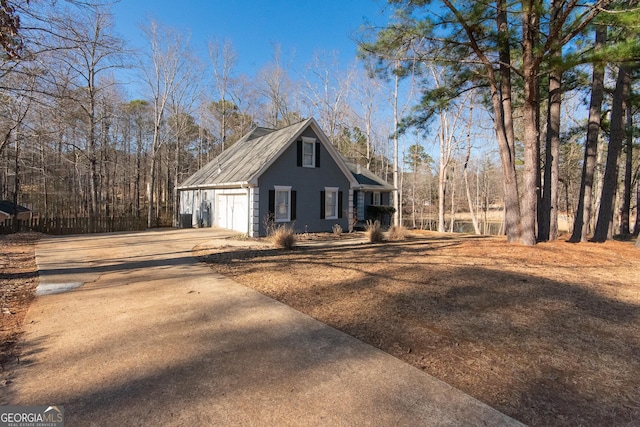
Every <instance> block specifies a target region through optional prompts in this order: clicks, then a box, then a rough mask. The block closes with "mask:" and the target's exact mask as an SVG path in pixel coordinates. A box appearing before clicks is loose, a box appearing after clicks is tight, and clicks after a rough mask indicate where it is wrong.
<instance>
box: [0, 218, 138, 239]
mask: <svg viewBox="0 0 640 427" xmlns="http://www.w3.org/2000/svg"><path fill="white" fill-rule="evenodd" d="M146 228H147V221H146V218H134V217H120V218H104V217H102V218H101V217H98V218H33V219H17V220H14V219H13V218H11V219H7V220H4V221H0V234H10V233H15V232H18V231H38V232H40V233H45V234H51V235H65V234H87V233H110V232H114V231H140V230H145V229H146Z"/></svg>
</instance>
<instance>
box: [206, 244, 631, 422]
mask: <svg viewBox="0 0 640 427" xmlns="http://www.w3.org/2000/svg"><path fill="white" fill-rule="evenodd" d="M360 237H362V235H360ZM324 238H325V239H327V240H331V239H333V238H334V237H333V236H332V235H327V236H325V237H324ZM342 239H343V240H342V241H341V243H342V244H343V245H341V246H336V245H324V246H309V245H308V244H307V243H308V242H305V241H301V242H300V245H299V247H298V248H296V249H294V250H293V251H283V250H279V249H273V248H271V247H269V246H267V245H265V244H263V243H261V242H255V243H253V246H249V247H238V246H236V245H235V243H236V242H234V245H229V246H228V247H224V248H220V249H211V248H209V249H206V248H202V249H203V250H202V251H200V255H201V256H202V257H203V259H204V260H206V262H208V263H209V264H210V265H211V268H213V269H214V270H215V271H216V272H218V273H222V274H225V275H227V276H230V277H232V278H233V279H235V280H236V281H238V282H240V283H242V284H244V285H246V286H249V287H251V288H254V289H256V290H258V291H260V292H262V293H263V294H265V295H268V296H270V297H273V298H275V299H277V300H279V301H282V302H283V303H285V304H287V305H289V306H291V307H294V308H296V309H297V310H299V311H302V312H304V313H307V314H309V315H310V316H312V317H314V318H316V319H318V320H320V321H322V322H324V323H327V324H329V325H331V326H334V327H335V328H338V329H340V330H342V331H344V332H346V333H348V334H350V335H353V336H355V337H357V338H359V339H361V340H363V341H365V342H367V343H369V344H371V345H374V346H376V347H378V348H380V349H382V350H384V351H386V352H388V353H390V354H392V355H394V356H396V357H398V358H400V359H403V360H405V361H406V362H408V363H411V364H412V365H414V366H416V367H418V368H420V369H422V370H424V371H425V372H427V373H429V374H431V375H433V376H435V377H437V378H439V379H441V380H443V381H445V382H447V383H449V384H451V385H453V386H455V387H457V388H459V389H461V390H463V391H465V392H467V393H469V394H471V395H472V396H475V397H476V398H478V399H479V400H481V401H483V402H485V403H487V404H489V405H491V406H493V407H495V408H497V409H498V410H500V411H502V412H504V413H506V414H508V415H510V416H512V417H514V418H516V419H518V420H520V421H522V422H525V423H527V424H530V425H534V426H566V425H572V426H579V425H616V426H625V425H638V420H639V419H640V375H639V372H640V250H638V249H636V248H634V246H633V243H628V242H617V241H613V242H607V243H604V244H593V243H589V244H570V243H566V242H564V241H558V242H554V243H543V244H539V245H537V246H535V247H524V246H520V245H509V244H507V243H506V241H505V240H504V239H503V238H496V237H475V236H459V235H450V234H436V233H420V234H413V235H412V236H411V237H409V238H408V239H407V240H404V241H396V242H384V243H381V244H369V243H364V244H363V243H362V242H361V241H357V240H355V239H354V240H352V242H351V243H350V242H348V241H345V240H344V239H345V237H342ZM314 243H315V244H316V245H317V244H318V242H314Z"/></svg>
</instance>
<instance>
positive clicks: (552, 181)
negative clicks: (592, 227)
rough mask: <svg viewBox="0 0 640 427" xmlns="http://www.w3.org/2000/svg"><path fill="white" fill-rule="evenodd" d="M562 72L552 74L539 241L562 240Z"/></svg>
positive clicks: (556, 71)
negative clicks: (559, 229) (559, 195)
mask: <svg viewBox="0 0 640 427" xmlns="http://www.w3.org/2000/svg"><path fill="white" fill-rule="evenodd" d="M561 86H562V72H561V71H559V70H553V71H552V72H551V73H550V75H549V106H548V109H547V137H546V143H545V163H544V190H543V193H542V207H541V214H542V215H541V217H542V218H541V219H542V221H541V222H539V223H538V240H539V241H543V242H544V241H548V240H556V239H557V238H558V175H559V157H560V107H561V102H562V89H561Z"/></svg>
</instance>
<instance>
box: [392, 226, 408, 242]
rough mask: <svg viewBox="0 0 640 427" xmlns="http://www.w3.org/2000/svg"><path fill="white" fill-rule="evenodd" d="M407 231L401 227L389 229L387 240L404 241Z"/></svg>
mask: <svg viewBox="0 0 640 427" xmlns="http://www.w3.org/2000/svg"><path fill="white" fill-rule="evenodd" d="M407 233H408V231H407V229H406V228H405V227H404V226H403V225H392V226H391V227H389V233H388V234H389V240H404V239H406V238H407Z"/></svg>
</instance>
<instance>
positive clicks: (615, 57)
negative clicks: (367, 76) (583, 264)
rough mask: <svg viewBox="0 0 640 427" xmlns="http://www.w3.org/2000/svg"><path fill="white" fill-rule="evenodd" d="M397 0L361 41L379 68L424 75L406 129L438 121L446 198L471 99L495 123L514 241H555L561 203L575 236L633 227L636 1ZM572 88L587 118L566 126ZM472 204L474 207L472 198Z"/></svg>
mask: <svg viewBox="0 0 640 427" xmlns="http://www.w3.org/2000/svg"><path fill="white" fill-rule="evenodd" d="M390 3H393V4H396V5H397V6H398V10H397V13H396V14H395V16H394V18H393V20H392V22H390V24H389V25H388V26H387V27H386V28H383V29H375V30H374V31H372V32H371V33H370V34H369V36H368V39H367V40H366V41H365V43H363V45H362V50H363V52H364V54H365V55H367V56H371V57H374V58H376V59H377V60H378V64H379V66H380V68H379V69H380V70H382V72H389V71H388V70H389V69H391V71H392V72H393V73H394V74H395V75H397V76H401V77H405V76H407V75H411V76H415V75H418V76H420V78H422V79H423V85H422V93H421V100H420V102H419V104H418V105H417V106H415V107H414V108H413V109H412V111H411V113H409V114H408V115H407V116H406V117H405V123H404V130H405V131H406V130H407V129H412V128H418V129H423V130H429V129H430V127H431V126H433V124H434V122H436V123H437V125H436V127H437V128H438V132H439V136H438V139H439V140H440V159H439V164H438V166H439V182H438V186H439V194H440V204H441V205H442V203H443V201H444V200H443V199H444V194H445V191H444V190H445V188H446V184H447V181H448V179H447V172H446V169H447V168H448V167H449V166H450V159H451V152H452V147H454V148H456V149H457V148H459V147H460V144H461V142H460V141H461V140H463V139H464V133H463V132H462V131H461V130H460V129H458V130H456V125H455V122H456V121H457V120H458V118H459V116H460V108H464V106H465V105H466V106H467V108H468V109H469V110H471V108H472V107H473V101H470V99H473V98H475V99H478V100H479V101H478V102H479V103H480V104H481V105H484V106H485V107H486V108H487V110H488V111H489V112H490V114H491V119H492V122H493V130H494V138H495V141H496V142H497V144H496V145H497V147H498V151H499V154H500V162H501V169H502V182H503V185H504V193H503V194H504V200H503V202H504V211H505V216H504V219H505V233H506V235H507V237H508V240H509V241H520V242H522V243H524V244H527V245H532V244H534V243H536V241H546V240H552V239H556V238H557V236H558V217H559V214H560V212H561V209H562V208H564V209H567V210H568V211H570V213H571V215H572V216H573V217H574V218H575V220H574V221H572V222H573V223H574V227H573V235H572V237H571V240H572V241H584V240H587V239H588V238H589V237H590V238H591V240H593V241H598V242H602V241H604V240H606V239H607V238H611V237H612V235H613V233H614V232H618V233H620V234H626V235H629V234H630V232H631V231H632V230H634V232H635V233H638V231H639V230H638V229H639V228H640V219H639V217H638V214H637V211H638V209H637V205H638V198H639V196H638V177H639V174H638V155H637V143H636V142H635V138H636V136H637V132H636V131H635V126H634V117H636V116H637V112H638V101H637V97H635V96H634V94H635V93H637V90H634V87H635V86H637V76H638V66H639V59H640V48H639V40H638V30H637V23H638V22H639V20H640V15H639V9H638V4H637V3H638V2H637V1H612V0H595V1H586V2H577V1H572V0H566V1H563V0H550V1H542V0H525V1H514V2H506V1H504V0H496V1H483V0H480V1H476V0H473V1H467V0H458V1H450V0H442V1H430V0H420V1H415V0H412V1H406V0H391V1H390ZM576 92H580V93H582V94H583V96H584V97H585V98H586V99H589V98H590V99H591V102H590V109H589V116H588V119H587V120H588V121H587V122H586V123H584V122H578V123H576V122H573V123H570V124H568V123H566V121H567V119H569V120H573V119H574V118H575V116H573V117H572V113H573V112H569V114H567V113H565V114H563V113H562V108H563V105H565V104H563V103H564V102H565V100H566V99H567V98H569V97H571V96H572V94H575V93H576ZM574 106H575V104H573V105H572V106H571V107H570V108H572V107H574ZM565 108H566V107H565ZM469 115H470V113H469ZM580 127H582V129H580ZM563 129H564V134H563V133H562V130H563ZM399 130H402V127H401V128H399ZM467 135H469V133H467ZM576 136H579V137H580V139H582V141H583V144H584V148H583V150H582V152H583V156H582V159H581V160H576V157H575V147H573V145H574V144H575V142H576ZM584 141H586V142H584ZM634 147H636V150H635V152H634ZM634 153H635V154H634ZM458 163H463V164H466V163H467V162H466V161H462V162H460V161H459V162H458ZM600 165H602V166H603V169H602V170H601V171H600V170H598V166H600ZM580 168H581V169H582V173H581V175H580V176H579V177H577V176H576V173H575V169H580ZM463 170H464V167H463ZM465 179H468V178H466V177H465ZM577 181H579V183H580V184H579V186H578V190H577V191H576V182H577ZM467 188H468V185H467ZM563 192H564V194H563ZM563 198H564V206H563V203H562V201H563V200H562V199H563ZM572 199H573V200H572ZM634 205H635V206H634ZM469 206H470V207H471V210H472V212H473V207H472V203H471V198H469ZM439 210H440V212H441V215H442V211H443V209H442V206H441V207H440V209H439ZM633 212H635V213H636V215H635V218H633V217H632V213H633ZM574 213H575V215H574ZM474 221H475V219H474ZM439 222H440V227H439V228H440V229H443V222H442V217H441V218H440V221H439Z"/></svg>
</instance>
